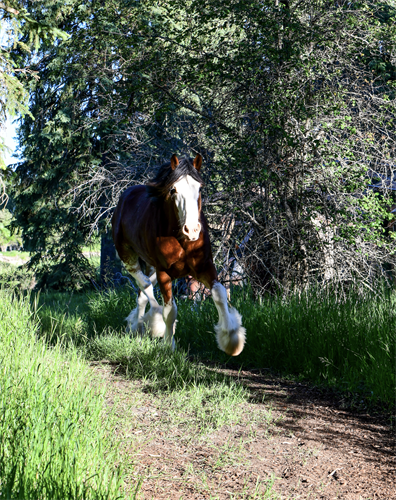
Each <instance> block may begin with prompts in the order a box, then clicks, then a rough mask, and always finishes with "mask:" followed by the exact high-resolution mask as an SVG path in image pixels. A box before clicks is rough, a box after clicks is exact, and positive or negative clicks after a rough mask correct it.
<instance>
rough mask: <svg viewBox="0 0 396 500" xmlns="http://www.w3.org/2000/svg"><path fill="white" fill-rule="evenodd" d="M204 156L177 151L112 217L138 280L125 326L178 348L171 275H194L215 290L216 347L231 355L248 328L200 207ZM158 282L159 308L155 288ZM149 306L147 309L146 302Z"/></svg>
mask: <svg viewBox="0 0 396 500" xmlns="http://www.w3.org/2000/svg"><path fill="white" fill-rule="evenodd" d="M201 166H202V156H201V155H199V154H197V156H196V157H195V159H194V160H192V158H184V159H181V160H180V161H179V159H178V158H177V156H176V155H175V154H174V155H173V156H172V157H171V159H170V162H169V163H165V164H164V165H162V166H161V167H160V168H159V170H158V173H157V175H156V176H155V177H154V179H152V180H151V181H149V182H148V183H147V184H145V185H137V186H132V187H129V188H128V189H127V190H126V191H124V192H123V193H122V194H121V196H120V199H119V202H118V205H117V207H116V209H115V211H114V214H113V217H112V234H113V240H114V244H115V247H116V250H117V252H118V255H119V257H120V259H121V260H122V261H123V262H124V264H125V267H126V269H127V271H128V272H129V273H130V274H131V275H132V277H133V278H134V279H135V281H136V282H137V284H138V286H139V288H140V292H139V294H138V297H137V304H136V308H135V309H133V310H132V311H131V313H130V314H129V315H128V317H127V318H126V321H127V330H128V331H132V332H134V331H137V332H140V333H141V334H143V333H144V330H145V328H147V329H148V330H149V331H150V333H151V336H152V337H153V338H156V337H163V338H164V342H165V343H168V344H171V346H172V349H173V350H174V349H175V339H174V335H175V328H176V317H177V306H176V302H175V300H174V298H173V296H172V280H175V279H178V278H182V277H184V276H192V277H193V278H195V279H196V280H198V281H199V282H201V283H202V284H203V285H204V286H205V287H206V288H209V289H210V291H211V296H212V298H213V301H214V304H215V306H216V309H217V312H218V316H219V321H218V323H217V324H216V325H215V327H214V329H215V332H216V340H217V345H218V347H219V348H220V349H221V350H222V351H224V352H225V353H227V354H228V355H230V356H237V355H238V354H240V353H241V352H242V350H243V347H244V344H245V336H246V330H245V328H244V327H243V326H242V317H241V315H240V314H239V312H238V311H237V310H236V309H235V308H234V307H232V306H231V305H229V304H228V300H227V291H226V289H225V288H224V286H223V285H222V284H221V283H220V282H219V281H218V275H217V271H216V268H215V266H214V264H213V257H212V250H211V245H210V240H209V230H208V224H207V221H206V218H205V216H204V214H203V212H202V199H201V187H202V186H203V184H204V183H203V180H202V177H201V175H200V170H201ZM157 282H158V284H159V288H160V291H161V295H162V298H163V303H164V305H163V307H161V306H160V305H159V304H158V302H157V300H156V298H155V296H154V289H153V287H154V286H155V285H156V283H157ZM147 303H149V305H150V309H149V311H148V312H147V313H145V309H146V305H147Z"/></svg>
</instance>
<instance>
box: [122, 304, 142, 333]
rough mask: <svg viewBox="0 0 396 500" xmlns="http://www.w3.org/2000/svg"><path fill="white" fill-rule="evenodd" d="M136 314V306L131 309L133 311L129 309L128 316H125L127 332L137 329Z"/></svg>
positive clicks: (137, 312)
mask: <svg viewBox="0 0 396 500" xmlns="http://www.w3.org/2000/svg"><path fill="white" fill-rule="evenodd" d="M138 314H139V310H138V309H137V308H136V309H133V311H131V312H130V313H129V316H127V317H126V318H125V321H126V322H127V326H126V332H127V333H133V332H136V331H138V330H139V325H138Z"/></svg>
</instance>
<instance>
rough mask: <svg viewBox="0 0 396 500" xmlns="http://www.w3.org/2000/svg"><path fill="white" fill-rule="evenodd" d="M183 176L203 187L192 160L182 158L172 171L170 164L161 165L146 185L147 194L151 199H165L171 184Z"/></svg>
mask: <svg viewBox="0 0 396 500" xmlns="http://www.w3.org/2000/svg"><path fill="white" fill-rule="evenodd" d="M185 175H191V177H192V178H193V179H195V180H196V181H197V182H199V183H200V184H201V186H203V184H204V182H203V180H202V177H201V176H200V175H199V172H198V170H197V169H196V168H195V167H194V165H193V159H192V158H184V159H182V160H180V162H179V164H178V165H177V167H176V168H175V170H172V168H171V164H170V163H165V164H164V165H161V166H160V168H159V170H158V172H157V175H156V176H155V177H154V179H152V180H151V181H149V182H148V183H147V184H146V191H147V194H148V195H149V197H150V198H152V199H157V200H158V199H160V198H165V196H167V194H168V193H169V190H170V189H171V187H172V186H173V184H174V183H175V182H176V181H178V180H179V179H180V178H181V177H184V176H185Z"/></svg>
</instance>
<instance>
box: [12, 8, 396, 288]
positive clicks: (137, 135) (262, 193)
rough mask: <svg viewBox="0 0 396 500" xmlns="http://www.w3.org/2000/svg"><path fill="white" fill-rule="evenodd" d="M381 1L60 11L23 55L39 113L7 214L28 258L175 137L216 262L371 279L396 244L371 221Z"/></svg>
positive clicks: (388, 112) (390, 89)
mask: <svg viewBox="0 0 396 500" xmlns="http://www.w3.org/2000/svg"><path fill="white" fill-rule="evenodd" d="M392 9H393V4H392V3H391V2H381V3H378V2H369V1H362V2H356V3H354V2H340V1H337V2H335V1H324V0H318V1H317V2H311V1H308V0H303V1H287V0H283V1H276V0H264V1H263V2H260V3H257V2H255V1H253V0H231V1H229V0H228V1H227V2H224V1H218V0H216V2H215V1H212V0H207V1H205V2H202V0H199V1H197V0H189V1H188V2H181V1H180V0H171V1H167V2H165V1H164V2H162V1H160V2H157V3H156V4H155V5H153V4H152V3H151V2H146V1H141V2H138V3H132V2H121V1H117V0H107V1H100V2H99V1H94V0H92V1H91V2H86V3H85V4H84V7H81V6H80V8H79V9H74V10H73V11H71V12H70V15H69V16H68V17H67V18H65V20H64V22H63V23H62V25H60V26H59V27H60V28H61V29H64V30H65V31H66V32H68V33H69V34H70V39H69V40H67V41H65V42H63V43H62V44H59V45H57V46H56V47H48V48H46V52H45V58H44V59H42V60H41V61H40V63H39V64H37V65H36V66H35V71H38V72H39V73H38V74H39V75H40V77H41V78H40V80H39V82H41V83H34V82H33V83H34V87H33V90H32V93H31V106H30V111H31V113H32V114H33V115H34V116H35V118H36V119H35V121H34V122H33V121H32V120H31V119H30V118H29V117H27V118H25V120H24V123H23V125H22V128H21V136H20V137H21V143H22V145H23V148H24V156H25V157H26V159H27V160H26V161H25V162H24V163H23V164H21V165H20V166H19V167H18V170H17V176H18V179H19V183H20V184H19V186H18V196H17V203H18V206H19V209H18V214H19V215H18V224H19V225H20V226H22V227H23V228H24V235H25V236H24V238H25V241H26V242H27V243H28V244H29V245H30V248H31V249H32V250H34V251H35V252H36V255H37V259H36V261H34V262H39V261H40V262H42V261H43V258H47V257H50V258H51V259H56V258H57V255H58V261H59V262H60V261H62V259H63V260H64V258H65V256H67V255H68V253H69V249H70V248H73V249H75V252H76V253H75V255H77V254H78V251H79V249H80V248H81V245H82V243H83V242H84V241H86V240H87V238H89V235H90V234H91V233H92V230H93V229H94V228H97V227H100V226H104V225H105V221H106V220H108V218H109V215H110V213H111V208H112V207H113V206H114V204H115V202H116V201H117V198H118V195H119V192H120V191H122V190H123V189H124V188H125V187H127V186H128V185H130V184H131V183H134V182H141V181H142V180H144V179H145V178H146V177H147V175H149V174H150V172H151V170H152V168H153V166H154V165H155V163H157V162H160V161H161V160H162V159H166V158H169V156H170V155H171V154H172V153H173V152H177V153H183V152H186V153H196V152H199V153H201V154H202V155H203V156H204V158H205V160H206V161H205V163H206V181H207V183H206V184H207V185H206V191H205V203H206V209H207V212H209V216H210V223H211V225H212V229H213V234H214V236H215V247H216V255H217V263H218V265H219V266H220V267H221V266H225V267H227V263H228V262H229V257H230V256H234V257H235V258H236V259H237V260H239V261H241V263H242V264H243V266H244V268H245V269H246V272H247V273H248V275H249V277H250V279H251V282H252V283H253V285H254V286H255V287H256V289H257V290H258V291H259V292H260V291H264V290H267V289H269V290H274V289H276V288H277V287H281V288H283V289H285V290H288V289H290V288H292V287H293V286H295V285H298V286H305V285H307V284H309V283H311V282H312V281H317V280H320V281H322V282H334V281H337V282H343V283H345V282H349V281H351V280H352V279H353V278H354V277H359V278H360V279H362V280H363V281H364V282H365V283H366V284H367V285H368V286H371V285H370V283H371V280H372V279H373V276H374V275H378V274H381V270H382V265H383V263H384V262H393V259H394V240H393V239H391V238H389V236H387V235H386V234H385V232H384V230H383V220H384V218H387V217H388V211H389V210H388V208H389V205H391V204H392V202H393V198H392V191H391V190H390V189H389V186H387V183H388V184H389V180H393V167H392V165H393V164H394V159H395V158H394V157H395V134H394V116H395V106H394V104H395V97H394V96H395V62H394V60H393V59H392V57H393V56H392V54H393V53H394V51H393V48H394V46H395V26H394V24H392V22H390V21H389V20H390V19H391V14H392V12H393V11H392ZM373 179H374V180H375V179H376V187H375V189H372V188H370V187H369V186H370V185H373V182H374V180H373ZM379 181H381V183H382V184H381V185H380V184H379ZM380 188H381V189H380ZM43 196H45V198H43ZM48 228H52V229H51V231H49V230H48ZM66 228H72V231H73V232H71V231H70V230H69V231H68V232H67V231H65V229H66ZM54 234H58V235H62V237H59V238H58V240H51V238H53V235H54ZM51 241H52V242H51ZM59 245H60V250H59ZM236 247H238V248H236ZM44 260H45V259H44ZM224 270H226V269H224Z"/></svg>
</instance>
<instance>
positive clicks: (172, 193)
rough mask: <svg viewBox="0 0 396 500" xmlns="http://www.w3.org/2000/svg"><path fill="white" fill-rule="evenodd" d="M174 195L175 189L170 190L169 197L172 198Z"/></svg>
mask: <svg viewBox="0 0 396 500" xmlns="http://www.w3.org/2000/svg"><path fill="white" fill-rule="evenodd" d="M174 194H176V188H172V189H171V190H170V195H171V196H173V195H174Z"/></svg>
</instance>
